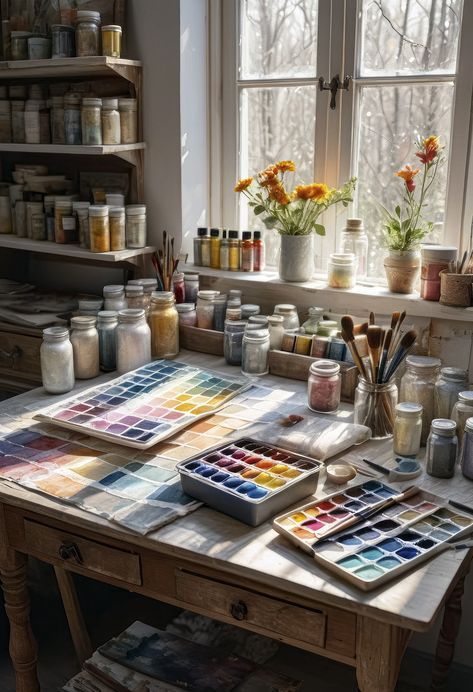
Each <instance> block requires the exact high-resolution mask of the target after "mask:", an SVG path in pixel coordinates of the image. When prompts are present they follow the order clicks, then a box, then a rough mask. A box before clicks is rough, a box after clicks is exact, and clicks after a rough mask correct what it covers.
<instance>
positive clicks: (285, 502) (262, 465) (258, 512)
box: [176, 438, 322, 526]
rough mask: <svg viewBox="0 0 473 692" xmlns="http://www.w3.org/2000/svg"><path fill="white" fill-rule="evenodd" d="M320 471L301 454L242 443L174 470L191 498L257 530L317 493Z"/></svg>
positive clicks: (255, 442)
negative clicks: (264, 523) (272, 517)
mask: <svg viewBox="0 0 473 692" xmlns="http://www.w3.org/2000/svg"><path fill="white" fill-rule="evenodd" d="M321 466H322V464H321V463H320V462H318V461H314V460H313V459H309V458H308V457H304V456H301V455H300V454H295V453H294V452H288V451H287V450H285V449H281V448H280V447H274V446H273V445H269V444H267V443H265V442H259V441H258V440H255V439H252V438H242V439H240V440H236V441H235V442H231V443H228V442H227V443H226V444H224V445H220V446H219V447H215V448H214V449H212V450H211V451H207V452H206V453H205V454H202V455H199V456H196V457H193V458H192V459H189V460H187V461H183V462H180V463H179V464H177V466H176V468H177V470H178V471H179V473H180V475H181V484H182V488H183V490H184V492H186V493H187V494H188V495H191V497H195V498H197V499H199V500H202V502H205V504H207V505H209V506H210V507H214V508H215V509H218V510H220V511H221V512H223V513H224V514H229V515H230V516H232V517H235V518H236V519H239V520H240V521H243V522H245V523H246V524H250V525H251V526H258V524H261V523H263V522H264V521H266V520H267V519H269V518H270V517H271V516H274V514H276V512H279V511H281V510H282V509H283V508H285V507H288V506H289V505H290V504H292V503H294V502H297V500H300V499H301V498H303V497H308V496H309V495H311V494H312V493H314V492H315V490H316V488H317V482H318V477H319V472H320V468H321Z"/></svg>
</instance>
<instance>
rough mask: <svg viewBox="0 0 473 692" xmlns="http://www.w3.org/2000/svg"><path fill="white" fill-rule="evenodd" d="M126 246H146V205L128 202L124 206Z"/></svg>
mask: <svg viewBox="0 0 473 692" xmlns="http://www.w3.org/2000/svg"><path fill="white" fill-rule="evenodd" d="M125 216H126V229H125V234H126V246H127V247H129V248H140V247H146V206H145V205H144V204H129V205H128V206H127V207H125Z"/></svg>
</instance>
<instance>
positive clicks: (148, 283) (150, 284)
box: [128, 279, 158, 317]
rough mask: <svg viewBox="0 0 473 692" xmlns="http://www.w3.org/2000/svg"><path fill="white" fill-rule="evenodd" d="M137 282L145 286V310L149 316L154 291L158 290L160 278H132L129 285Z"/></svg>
mask: <svg viewBox="0 0 473 692" xmlns="http://www.w3.org/2000/svg"><path fill="white" fill-rule="evenodd" d="M133 284H137V285H138V286H143V294H144V304H145V312H146V316H147V317H148V315H149V311H150V308H151V296H152V294H153V293H154V291H157V290H158V280H157V279H130V281H129V282H128V286H130V285H133Z"/></svg>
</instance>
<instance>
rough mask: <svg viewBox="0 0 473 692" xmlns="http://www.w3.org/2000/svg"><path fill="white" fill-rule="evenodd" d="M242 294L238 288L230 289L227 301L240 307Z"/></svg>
mask: <svg viewBox="0 0 473 692" xmlns="http://www.w3.org/2000/svg"><path fill="white" fill-rule="evenodd" d="M242 294H243V291H241V290H240V289H239V288H231V289H230V290H229V291H228V301H229V302H230V301H232V302H237V303H238V305H241V296H242Z"/></svg>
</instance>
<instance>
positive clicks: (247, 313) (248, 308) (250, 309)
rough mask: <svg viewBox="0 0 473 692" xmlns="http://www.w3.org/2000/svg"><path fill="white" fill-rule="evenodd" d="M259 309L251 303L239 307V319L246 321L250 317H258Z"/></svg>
mask: <svg viewBox="0 0 473 692" xmlns="http://www.w3.org/2000/svg"><path fill="white" fill-rule="evenodd" d="M260 312H261V308H260V306H259V305H254V304H253V303H244V304H243V305H241V319H242V320H247V319H249V318H250V317H251V316H252V315H259V314H260Z"/></svg>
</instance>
